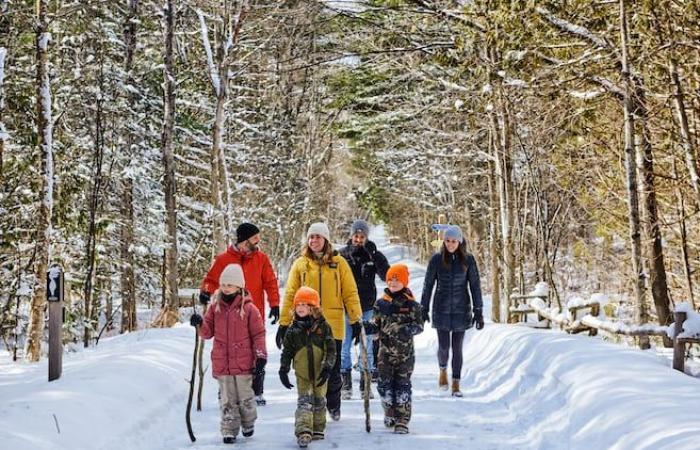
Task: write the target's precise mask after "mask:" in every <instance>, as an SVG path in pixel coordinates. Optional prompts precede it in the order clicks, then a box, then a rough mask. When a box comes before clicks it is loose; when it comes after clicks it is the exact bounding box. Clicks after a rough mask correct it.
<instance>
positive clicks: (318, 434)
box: [312, 431, 326, 441]
mask: <svg viewBox="0 0 700 450" xmlns="http://www.w3.org/2000/svg"><path fill="white" fill-rule="evenodd" d="M325 437H326V435H325V434H324V433H323V431H314V435H313V437H312V439H313V440H314V441H321V440H323V438H325Z"/></svg>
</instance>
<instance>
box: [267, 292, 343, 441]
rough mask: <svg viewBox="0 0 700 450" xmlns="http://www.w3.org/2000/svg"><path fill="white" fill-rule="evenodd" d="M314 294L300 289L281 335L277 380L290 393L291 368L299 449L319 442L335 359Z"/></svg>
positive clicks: (330, 335)
mask: <svg viewBox="0 0 700 450" xmlns="http://www.w3.org/2000/svg"><path fill="white" fill-rule="evenodd" d="M319 303H320V298H319V295H318V292H316V291H315V290H314V289H312V288H309V287H301V288H299V290H298V291H297V292H296V294H294V313H293V314H294V317H293V320H292V324H291V325H290V327H289V329H288V330H287V332H286V333H285V335H284V344H283V347H282V348H283V350H282V361H281V363H280V371H279V375H280V380H281V381H282V384H283V385H284V386H285V387H286V388H287V389H291V388H292V387H294V386H293V385H292V384H291V383H290V382H289V369H290V367H291V365H292V364H294V373H295V375H296V380H297V392H298V395H299V399H298V401H297V410H296V414H295V419H296V420H295V423H294V434H295V435H296V437H297V443H298V444H299V447H301V448H306V447H307V446H308V445H309V442H310V441H311V440H312V439H313V440H318V439H323V438H324V432H325V429H326V389H327V387H328V385H327V382H328V377H329V375H330V374H331V370H332V368H333V364H334V363H335V358H336V354H335V353H336V347H335V340H334V339H333V333H332V332H331V327H330V326H329V325H328V323H327V322H326V319H325V318H324V317H323V314H322V313H321V308H320V306H319Z"/></svg>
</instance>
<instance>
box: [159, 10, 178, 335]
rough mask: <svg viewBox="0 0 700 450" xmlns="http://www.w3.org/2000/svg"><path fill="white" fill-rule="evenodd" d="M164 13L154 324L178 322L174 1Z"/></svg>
mask: <svg viewBox="0 0 700 450" xmlns="http://www.w3.org/2000/svg"><path fill="white" fill-rule="evenodd" d="M164 12H165V55H164V63H165V64H164V66H165V67H164V69H163V76H164V81H163V104H164V111H163V134H162V139H161V146H162V148H163V166H164V169H165V174H164V186H163V190H164V192H165V214H166V228H167V237H168V239H167V240H168V242H167V247H166V250H165V266H166V276H165V281H166V282H165V297H164V299H163V309H162V311H161V312H160V314H159V315H158V317H157V318H156V320H155V321H154V324H153V325H154V326H159V327H170V326H173V325H174V324H175V323H177V322H178V321H179V317H178V313H177V309H178V295H177V294H178V285H177V283H178V271H177V259H178V251H177V199H176V188H175V155H174V148H173V135H174V130H175V87H176V86H175V72H174V55H173V46H174V43H175V15H176V11H175V0H166V3H165V6H164Z"/></svg>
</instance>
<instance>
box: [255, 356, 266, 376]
mask: <svg viewBox="0 0 700 450" xmlns="http://www.w3.org/2000/svg"><path fill="white" fill-rule="evenodd" d="M265 364H267V360H266V359H265V358H257V359H256V360H255V369H253V376H255V377H259V376H261V375H263V374H265Z"/></svg>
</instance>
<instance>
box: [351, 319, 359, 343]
mask: <svg viewBox="0 0 700 450" xmlns="http://www.w3.org/2000/svg"><path fill="white" fill-rule="evenodd" d="M350 328H352V339H353V341H352V343H353V345H357V344H359V343H360V334H361V333H360V332H361V331H362V324H361V323H360V321H359V320H358V321H357V322H355V323H352V324H350Z"/></svg>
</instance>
